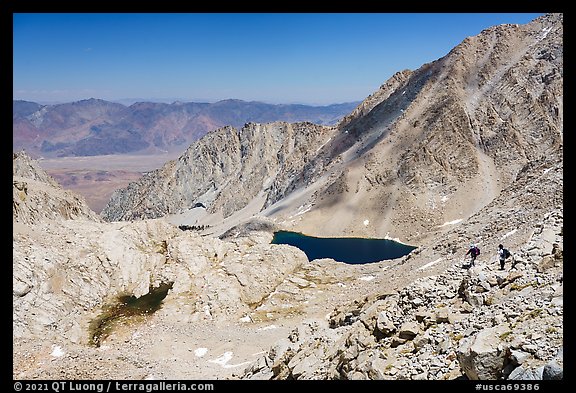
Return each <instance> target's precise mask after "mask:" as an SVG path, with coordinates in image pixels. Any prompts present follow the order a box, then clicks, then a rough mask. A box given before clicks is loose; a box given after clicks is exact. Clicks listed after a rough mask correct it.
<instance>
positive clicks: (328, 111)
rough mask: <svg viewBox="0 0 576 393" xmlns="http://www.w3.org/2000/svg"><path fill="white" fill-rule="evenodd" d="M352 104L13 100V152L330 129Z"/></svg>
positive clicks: (177, 143) (88, 151) (56, 152)
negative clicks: (271, 127) (279, 124)
mask: <svg viewBox="0 0 576 393" xmlns="http://www.w3.org/2000/svg"><path fill="white" fill-rule="evenodd" d="M355 105H356V103H344V104H334V105H327V106H308V105H296V104H294V105H292V104H291V105H273V104H265V103H261V102H256V101H252V102H247V101H241V100H224V101H219V102H216V103H195V102H175V103H172V104H165V103H152V102H137V103H134V104H132V105H130V106H124V105H122V104H119V103H113V102H108V101H104V100H99V99H93V98H92V99H88V100H82V101H77V102H72V103H65V104H55V105H40V104H37V103H34V102H28V101H21V100H20V101H13V150H14V151H18V150H21V149H25V150H27V151H28V152H29V153H30V154H34V155H43V156H59V157H65V156H90V155H102V154H123V153H131V152H160V151H165V150H174V149H182V150H183V149H184V148H185V146H187V145H189V144H190V143H191V142H193V141H195V140H196V139H198V138H200V137H201V136H203V135H204V134H206V133H207V132H208V131H211V130H214V129H216V128H218V127H222V126H226V125H232V126H235V127H241V126H242V125H244V124H245V123H248V122H270V121H279V120H281V121H282V120H283V121H290V122H293V121H311V122H315V123H319V124H334V123H336V122H338V121H339V120H340V118H341V117H342V116H344V115H345V114H346V113H348V112H349V111H350V110H351V109H352V108H353V107H354V106H355Z"/></svg>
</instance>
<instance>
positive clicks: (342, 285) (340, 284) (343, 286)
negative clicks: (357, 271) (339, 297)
mask: <svg viewBox="0 0 576 393" xmlns="http://www.w3.org/2000/svg"><path fill="white" fill-rule="evenodd" d="M336 285H338V286H339V287H342V288H345V287H346V284H344V283H341V282H339V283H336Z"/></svg>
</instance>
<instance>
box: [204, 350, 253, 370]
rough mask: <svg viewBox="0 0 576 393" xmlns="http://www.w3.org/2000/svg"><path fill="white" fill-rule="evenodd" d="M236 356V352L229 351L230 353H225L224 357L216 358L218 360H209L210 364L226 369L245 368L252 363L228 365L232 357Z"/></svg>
mask: <svg viewBox="0 0 576 393" xmlns="http://www.w3.org/2000/svg"><path fill="white" fill-rule="evenodd" d="M233 356H234V352H232V351H229V352H224V354H222V356H220V357H218V358H216V359H212V360H208V361H209V362H210V363H216V364H218V365H220V366H222V367H224V368H232V367H240V366H244V365H246V364H249V363H251V362H243V363H238V364H227V363H228V362H229V361H230V360H231V359H232V357H233Z"/></svg>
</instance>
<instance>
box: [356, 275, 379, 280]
mask: <svg viewBox="0 0 576 393" xmlns="http://www.w3.org/2000/svg"><path fill="white" fill-rule="evenodd" d="M375 278H376V276H362V277H359V278H358V280H362V281H372V280H374V279H375Z"/></svg>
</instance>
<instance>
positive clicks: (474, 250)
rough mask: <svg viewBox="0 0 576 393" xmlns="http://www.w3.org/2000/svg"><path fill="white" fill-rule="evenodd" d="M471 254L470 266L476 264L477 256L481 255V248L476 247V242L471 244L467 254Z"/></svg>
mask: <svg viewBox="0 0 576 393" xmlns="http://www.w3.org/2000/svg"><path fill="white" fill-rule="evenodd" d="M468 254H470V266H474V261H476V257H477V256H478V255H480V249H479V248H478V247H476V245H475V244H470V248H469V249H468V252H467V253H466V255H468Z"/></svg>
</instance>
